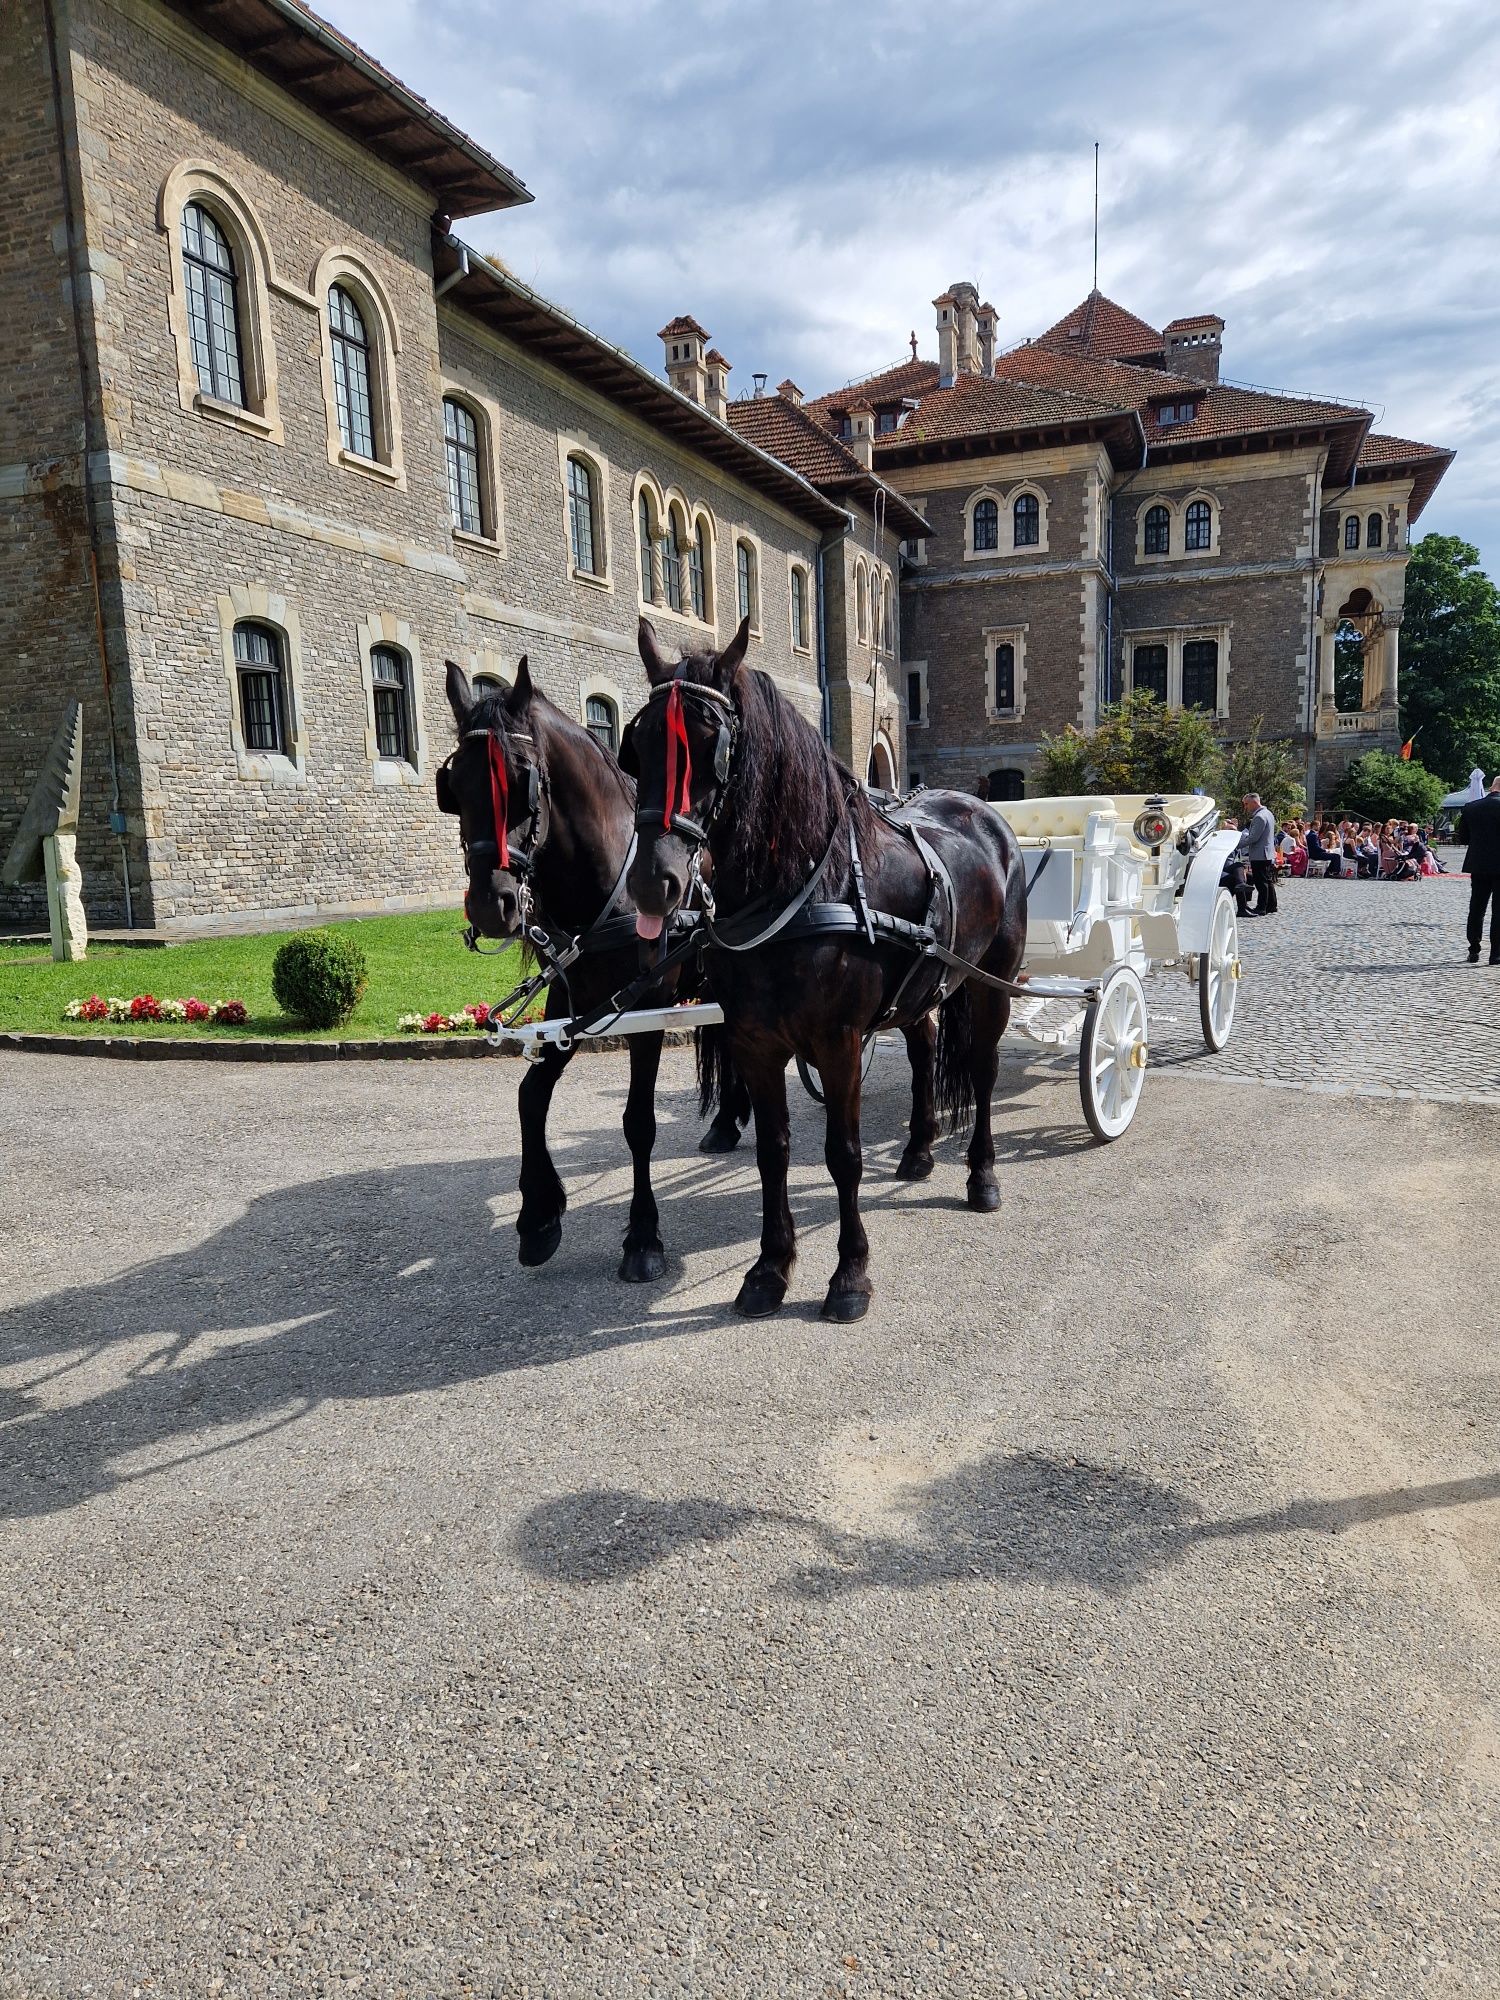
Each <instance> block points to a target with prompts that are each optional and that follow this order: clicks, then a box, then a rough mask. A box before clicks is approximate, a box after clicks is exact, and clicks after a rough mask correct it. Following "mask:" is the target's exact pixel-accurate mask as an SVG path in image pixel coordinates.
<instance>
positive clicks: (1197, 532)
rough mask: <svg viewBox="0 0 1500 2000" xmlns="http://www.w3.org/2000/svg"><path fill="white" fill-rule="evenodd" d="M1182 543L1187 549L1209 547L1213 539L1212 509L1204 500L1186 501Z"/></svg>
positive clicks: (1211, 545)
mask: <svg viewBox="0 0 1500 2000" xmlns="http://www.w3.org/2000/svg"><path fill="white" fill-rule="evenodd" d="M1183 528H1184V531H1185V532H1184V535H1183V544H1184V546H1185V547H1186V548H1189V549H1211V548H1212V547H1213V541H1214V510H1213V508H1212V507H1210V506H1209V504H1208V502H1207V501H1206V500H1191V501H1189V502H1188V510H1187V513H1186V514H1185V515H1184V516H1183Z"/></svg>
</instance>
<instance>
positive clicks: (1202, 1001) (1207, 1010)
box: [1198, 889, 1240, 1050]
mask: <svg viewBox="0 0 1500 2000" xmlns="http://www.w3.org/2000/svg"><path fill="white" fill-rule="evenodd" d="M1239 977H1240V920H1239V917H1238V915H1237V914H1236V912H1235V907H1234V898H1233V896H1231V895H1230V893H1229V891H1228V890H1227V889H1221V890H1220V891H1219V896H1218V901H1217V902H1216V903H1215V904H1214V913H1213V918H1212V920H1211V922H1210V924H1209V931H1208V950H1207V951H1200V952H1199V954H1198V1019H1199V1020H1200V1022H1201V1023H1202V1026H1203V1039H1204V1041H1205V1042H1206V1043H1207V1044H1208V1046H1209V1047H1210V1048H1211V1049H1214V1050H1218V1049H1222V1048H1223V1046H1224V1044H1225V1043H1226V1042H1227V1041H1228V1040H1229V1031H1230V1029H1231V1028H1232V1027H1233V1026H1234V1003H1235V1000H1236V998H1237V997H1238V994H1239Z"/></svg>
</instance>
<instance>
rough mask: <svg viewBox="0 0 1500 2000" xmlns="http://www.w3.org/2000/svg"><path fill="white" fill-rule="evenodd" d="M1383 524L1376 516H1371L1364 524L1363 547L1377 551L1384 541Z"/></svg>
mask: <svg viewBox="0 0 1500 2000" xmlns="http://www.w3.org/2000/svg"><path fill="white" fill-rule="evenodd" d="M1384 530H1385V523H1384V522H1383V521H1382V520H1381V518H1380V516H1379V515H1378V514H1372V515H1371V516H1370V518H1369V520H1368V521H1366V523H1365V547H1366V548H1367V549H1378V548H1379V547H1380V544H1381V542H1382V541H1383V540H1384Z"/></svg>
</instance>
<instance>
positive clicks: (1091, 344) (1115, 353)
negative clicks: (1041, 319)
mask: <svg viewBox="0 0 1500 2000" xmlns="http://www.w3.org/2000/svg"><path fill="white" fill-rule="evenodd" d="M1032 345H1033V346H1035V347H1051V348H1054V349H1056V350H1057V352H1058V353H1060V354H1088V355H1094V356H1096V357H1098V358H1099V359H1102V360H1106V361H1118V360H1122V359H1124V358H1125V357H1126V356H1129V355H1135V354H1160V353H1161V351H1162V337H1161V334H1160V333H1159V332H1158V331H1157V329H1156V328H1155V327H1154V326H1147V324H1146V322H1145V321H1144V320H1143V319H1137V318H1136V316H1135V314H1134V313H1132V312H1126V310H1125V308H1124V307H1123V306H1117V305H1116V304H1115V302H1114V300H1113V299H1107V298H1106V297H1105V296H1104V294H1103V292H1101V291H1097V290H1096V291H1092V292H1090V293H1089V295H1088V297H1087V298H1086V299H1085V300H1084V301H1083V302H1082V304H1081V305H1076V306H1074V308H1073V310H1072V311H1071V312H1069V313H1064V314H1063V316H1062V318H1061V319H1060V320H1058V322H1057V324H1056V325H1055V326H1049V327H1048V329H1047V331H1046V332H1045V333H1039V334H1038V335H1037V337H1036V339H1035V341H1033V343H1032Z"/></svg>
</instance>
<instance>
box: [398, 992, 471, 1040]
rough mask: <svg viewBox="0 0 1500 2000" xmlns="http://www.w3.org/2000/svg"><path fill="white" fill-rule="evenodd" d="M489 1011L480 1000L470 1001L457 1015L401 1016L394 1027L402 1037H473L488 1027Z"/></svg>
mask: <svg viewBox="0 0 1500 2000" xmlns="http://www.w3.org/2000/svg"><path fill="white" fill-rule="evenodd" d="M489 1017H490V1010H489V1008H488V1007H487V1006H486V1005H485V1004H484V1002H483V1001H482V1000H471V1001H470V1002H469V1004H468V1005H467V1006H466V1007H465V1008H464V1009H463V1011H462V1012H461V1013H458V1014H401V1015H398V1017H397V1020H396V1026H397V1027H398V1028H399V1029H400V1030H401V1032H402V1034H403V1035H474V1034H480V1033H482V1032H483V1031H484V1029H486V1028H487V1027H488V1026H489Z"/></svg>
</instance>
